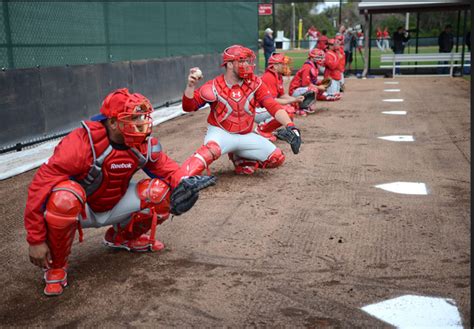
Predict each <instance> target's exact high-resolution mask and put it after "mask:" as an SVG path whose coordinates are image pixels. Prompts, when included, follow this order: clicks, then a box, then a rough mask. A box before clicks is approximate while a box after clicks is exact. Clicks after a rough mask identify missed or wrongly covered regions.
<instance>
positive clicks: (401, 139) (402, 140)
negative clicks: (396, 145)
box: [377, 135, 415, 142]
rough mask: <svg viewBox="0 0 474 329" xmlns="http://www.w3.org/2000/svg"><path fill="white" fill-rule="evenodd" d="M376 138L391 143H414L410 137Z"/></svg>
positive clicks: (413, 139)
mask: <svg viewBox="0 0 474 329" xmlns="http://www.w3.org/2000/svg"><path fill="white" fill-rule="evenodd" d="M377 138H379V139H383V140H386V141H391V142H414V141H415V138H414V137H413V136H410V135H391V136H381V137H377Z"/></svg>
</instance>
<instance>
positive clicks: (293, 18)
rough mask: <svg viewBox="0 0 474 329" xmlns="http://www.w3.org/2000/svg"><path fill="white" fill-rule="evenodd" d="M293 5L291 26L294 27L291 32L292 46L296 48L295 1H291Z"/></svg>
mask: <svg viewBox="0 0 474 329" xmlns="http://www.w3.org/2000/svg"><path fill="white" fill-rule="evenodd" d="M291 7H292V14H291V15H292V19H291V27H292V33H291V43H292V44H293V47H292V48H295V38H296V37H295V30H296V26H295V3H294V2H292V3H291Z"/></svg>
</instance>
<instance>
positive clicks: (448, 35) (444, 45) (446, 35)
mask: <svg viewBox="0 0 474 329" xmlns="http://www.w3.org/2000/svg"><path fill="white" fill-rule="evenodd" d="M438 46H439V52H440V53H450V52H451V51H452V50H453V46H454V36H453V33H452V26H451V25H450V24H448V25H446V26H445V27H444V31H443V32H441V33H440V35H439V37H438ZM440 63H441V64H448V62H447V61H443V62H440ZM438 72H439V73H441V74H447V73H448V72H449V69H448V67H441V68H440V69H439V70H438Z"/></svg>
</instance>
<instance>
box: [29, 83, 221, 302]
mask: <svg viewBox="0 0 474 329" xmlns="http://www.w3.org/2000/svg"><path fill="white" fill-rule="evenodd" d="M152 110H153V108H152V106H151V104H150V102H149V100H148V99H147V98H145V97H144V96H143V95H141V94H131V93H130V92H129V91H128V90H127V89H125V88H124V89H118V90H116V91H114V92H112V93H111V94H109V95H108V96H107V97H106V98H105V100H104V102H103V104H102V107H101V110H100V112H101V114H100V115H98V116H95V117H94V118H93V119H92V121H85V122H82V128H78V129H76V130H74V131H72V132H71V133H70V134H69V135H67V136H66V137H64V138H63V140H62V141H61V142H60V143H59V144H58V146H57V147H56V149H55V151H54V154H53V155H52V156H51V157H50V158H49V159H48V161H47V162H46V163H45V164H43V165H42V166H41V167H40V168H39V170H38V172H37V173H36V174H35V176H34V178H33V181H32V183H31V184H30V187H29V191H28V200H27V204H26V210H25V227H26V230H27V241H28V243H29V245H30V247H29V256H30V261H31V262H32V263H33V264H35V265H37V266H39V267H41V268H43V269H44V280H45V282H46V286H45V289H44V293H45V294H46V295H48V296H53V295H60V294H61V293H62V292H63V289H64V287H66V286H67V268H68V257H69V255H70V253H71V247H72V242H73V240H74V236H75V233H76V231H79V241H82V237H83V234H82V229H83V228H90V227H104V226H110V227H109V229H108V230H107V231H106V233H105V236H104V244H105V245H106V246H109V247H112V248H116V249H125V250H128V251H139V252H140V251H157V250H161V249H163V248H164V245H163V243H161V242H160V241H158V240H156V239H155V232H156V227H157V225H159V224H161V223H163V222H164V221H165V220H166V219H167V218H168V217H169V215H170V213H171V214H175V215H181V214H182V213H184V212H186V211H188V210H189V209H190V208H191V207H192V206H193V205H194V204H195V203H196V201H197V199H198V193H199V191H200V190H201V189H203V188H206V187H208V186H211V185H214V184H215V181H216V179H215V177H212V176H205V177H200V176H194V177H187V176H184V175H182V174H181V171H180V167H179V165H178V164H177V163H176V162H175V161H173V160H172V159H171V158H169V157H168V156H167V155H166V154H165V153H164V152H163V151H162V149H161V145H160V143H159V142H158V140H157V139H156V138H153V137H150V133H151V128H152V120H151V112H152ZM139 169H142V170H144V171H145V173H147V174H148V176H150V178H147V179H142V180H140V181H139V182H134V181H132V176H133V175H134V174H135V172H137V171H138V170H139ZM158 177H160V178H158Z"/></svg>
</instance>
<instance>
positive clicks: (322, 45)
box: [316, 30, 328, 51]
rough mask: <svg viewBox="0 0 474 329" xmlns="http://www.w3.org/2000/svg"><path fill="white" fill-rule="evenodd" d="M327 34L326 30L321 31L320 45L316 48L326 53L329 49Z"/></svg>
mask: <svg viewBox="0 0 474 329" xmlns="http://www.w3.org/2000/svg"><path fill="white" fill-rule="evenodd" d="M326 34H327V31H326V30H322V31H321V36H320V37H319V40H318V45H317V46H316V47H317V48H318V49H321V50H324V51H326V49H327V48H328V37H327V35H326Z"/></svg>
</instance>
